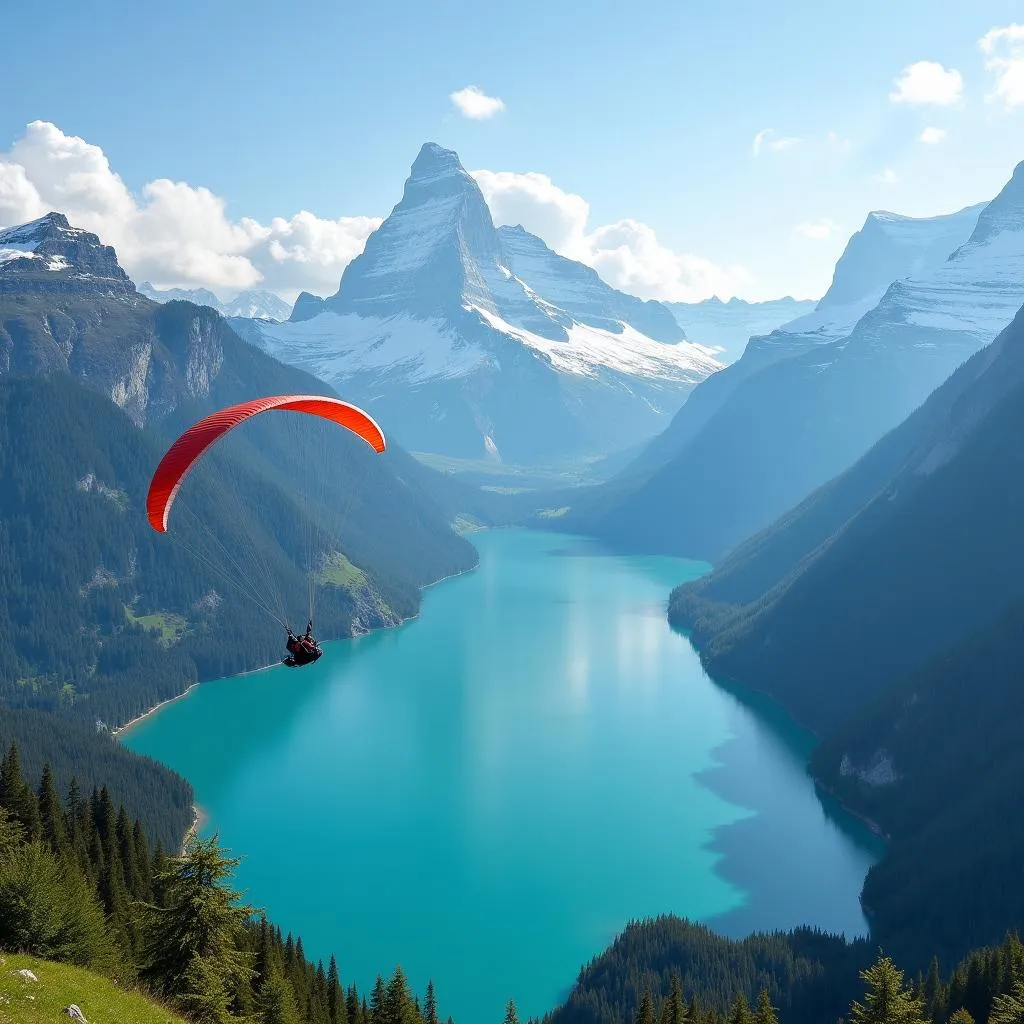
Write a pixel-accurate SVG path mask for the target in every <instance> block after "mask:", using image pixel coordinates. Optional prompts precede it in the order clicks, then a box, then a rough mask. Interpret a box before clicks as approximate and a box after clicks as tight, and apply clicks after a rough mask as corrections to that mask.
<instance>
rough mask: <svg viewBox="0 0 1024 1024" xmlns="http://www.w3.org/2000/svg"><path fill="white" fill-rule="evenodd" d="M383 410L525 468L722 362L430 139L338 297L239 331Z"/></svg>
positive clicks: (448, 445)
mask: <svg viewBox="0 0 1024 1024" xmlns="http://www.w3.org/2000/svg"><path fill="white" fill-rule="evenodd" d="M239 329H240V330H244V331H245V334H246V337H249V338H252V339H253V340H254V341H255V343H256V344H260V345H262V346H263V347H264V348H266V350H267V351H269V352H271V353H272V354H274V355H276V356H278V357H279V358H281V359H284V360H285V361H288V362H292V363H294V364H295V365H298V366H301V367H304V368H307V369H310V370H312V371H313V372H314V373H316V374H318V375H320V376H323V377H324V378H325V379H326V380H328V381H330V382H331V383H332V384H334V385H336V386H338V387H339V388H342V389H343V390H344V393H345V394H346V395H351V396H352V398H353V400H357V401H359V402H361V403H362V404H364V405H365V406H366V407H367V408H369V409H370V410H372V411H373V412H374V414H375V415H379V416H381V417H382V418H386V419H387V422H388V423H389V424H390V425H391V430H392V433H394V434H395V436H396V438H398V440H399V441H400V442H401V443H404V444H405V445H406V446H407V447H409V448H411V449H412V450H414V451H419V452H433V453H437V454H441V455H445V456H455V457H464V458H474V459H476V458H488V459H505V460H508V461H513V462H528V461H536V460H538V459H548V460H557V459H560V458H564V457H566V456H578V455H604V454H608V453H610V452H612V451H615V450H618V449H624V448H627V447H629V446H630V445H634V444H637V443H639V442H641V441H643V440H645V439H646V438H649V437H651V436H653V434H654V433H656V432H657V431H658V430H659V429H660V428H661V427H662V426H663V425H664V424H665V423H667V421H668V418H669V417H670V416H671V415H672V414H673V413H674V412H675V410H676V409H678V408H679V406H680V405H681V404H682V403H683V401H684V400H685V398H686V396H687V394H688V392H689V390H690V389H691V388H692V387H693V385H694V384H696V383H698V382H699V381H701V380H703V379H704V378H705V377H707V376H708V374H710V373H713V372H714V371H715V370H717V369H719V368H720V365H721V364H719V363H718V362H717V361H716V360H715V359H714V357H713V356H712V354H711V353H710V352H709V351H708V350H707V349H705V348H702V347H701V346H699V345H693V344H690V343H689V342H687V341H686V340H685V339H686V335H685V333H684V331H683V330H682V328H680V327H679V325H678V324H677V323H676V321H675V319H674V318H673V316H672V314H671V312H670V311H669V310H668V309H667V307H665V306H664V305H663V304H661V303H658V302H645V301H643V300H641V299H638V298H636V297H635V296H632V295H626V294H624V293H623V292H619V291H617V290H616V289H614V288H612V287H610V286H609V285H608V284H606V283H605V282H604V281H602V280H601V278H600V277H599V276H598V274H597V273H596V271H594V270H593V269H592V268H590V267H587V266H584V265H583V264H582V263H577V262H575V261H573V260H569V259H566V258H565V257H563V256H560V255H558V254H557V253H555V252H553V251H552V250H551V249H550V248H549V247H548V246H547V245H546V244H545V243H544V242H543V241H542V240H541V239H540V238H537V237H536V236H535V235H532V234H530V233H529V232H528V231H526V230H525V229H524V228H522V227H521V226H519V227H516V228H496V227H495V224H494V220H493V218H492V216H491V211H490V208H489V207H488V205H487V202H486V200H485V199H484V195H483V193H482V192H481V190H480V187H479V185H477V183H476V181H475V180H474V179H473V176H472V175H471V174H469V173H468V172H467V171H466V169H465V168H464V167H463V166H462V163H461V162H460V161H459V158H458V155H457V154H456V153H454V152H453V151H452V150H449V149H444V148H443V147H441V146H438V145H437V144H436V143H432V142H428V143H426V144H425V145H424V146H423V147H422V148H421V149H420V151H419V153H418V155H417V156H416V159H415V160H414V161H413V164H412V167H411V169H410V173H409V177H408V178H407V179H406V182H405V188H404V189H403V193H402V198H401V200H400V201H399V202H398V203H397V205H396V206H395V207H394V209H393V210H392V211H391V213H390V214H389V216H388V217H387V218H386V219H385V221H384V222H383V224H381V226H380V227H379V228H378V229H377V230H376V231H375V232H374V233H373V234H372V235H370V237H369V238H368V239H367V241H366V246H365V248H364V250H363V252H362V253H361V254H360V255H359V256H357V257H356V258H355V259H354V260H353V261H352V262H351V263H350V264H349V265H348V266H347V267H346V268H345V271H344V273H343V274H342V277H341V284H340V286H339V288H338V291H337V293H336V294H335V295H332V296H331V297H329V298H327V299H322V300H321V299H318V298H317V297H315V296H312V295H305V294H304V295H302V296H300V298H299V301H297V302H296V304H295V308H294V310H293V311H292V316H291V322H290V323H287V324H281V325H273V324H271V325H259V326H257V327H254V326H253V325H252V324H246V325H245V326H244V327H243V326H242V325H239Z"/></svg>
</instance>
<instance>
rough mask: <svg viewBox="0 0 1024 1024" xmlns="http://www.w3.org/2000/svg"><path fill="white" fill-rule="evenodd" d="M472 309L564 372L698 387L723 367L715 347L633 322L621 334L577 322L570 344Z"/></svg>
mask: <svg viewBox="0 0 1024 1024" xmlns="http://www.w3.org/2000/svg"><path fill="white" fill-rule="evenodd" d="M466 308H467V309H471V310H474V311H475V312H477V313H479V314H480V315H481V316H482V317H483V318H484V319H485V320H486V321H487V323H488V324H490V326H491V327H493V328H494V329H495V330H497V331H501V332H502V333H503V334H508V335H510V336H511V337H513V338H517V339H518V340H519V341H521V342H523V344H525V345H527V346H529V347H530V348H531V349H534V350H535V351H537V352H541V353H543V354H544V356H546V357H547V359H548V360H549V361H550V363H551V365H552V366H554V367H555V369H557V370H561V371H563V372H564V373H572V374H577V375H579V376H581V377H598V376H599V375H600V371H601V370H605V369H607V370H613V371H615V372H617V373H622V374H629V375H631V376H637V377H647V378H652V379H657V380H667V381H681V382H685V383H689V384H697V383H698V382H700V381H702V380H703V379H704V378H705V377H707V376H708V375H709V374H711V373H714V372H715V371H716V370H719V369H721V363H719V362H718V361H717V360H716V359H715V357H714V355H713V354H712V352H711V351H710V350H709V349H705V348H703V347H702V346H700V345H694V344H692V343H691V342H685V341H684V342H678V343H676V344H674V345H669V344H666V343H665V342H659V341H652V340H651V339H650V338H648V337H647V336H646V335H644V334H641V333H640V332H639V331H638V330H636V329H635V328H633V327H631V326H630V325H629V324H620V325H619V327H620V328H621V331H620V332H613V331H609V330H604V329H601V328H597V327H590V326H588V325H586V324H580V323H575V322H574V323H572V324H571V325H570V326H569V327H568V328H567V329H566V335H567V340H566V341H564V342H560V341H550V340H549V339H547V338H542V337H540V335H537V334H532V333H531V332H530V331H524V330H522V329H520V328H518V327H514V326H513V325H512V324H509V323H506V322H505V321H504V320H502V319H501V317H500V316H498V315H497V314H495V313H491V312H490V311H488V310H486V309H481V308H479V307H477V306H472V305H469V306H467V307H466Z"/></svg>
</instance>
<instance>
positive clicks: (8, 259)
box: [0, 213, 233, 426]
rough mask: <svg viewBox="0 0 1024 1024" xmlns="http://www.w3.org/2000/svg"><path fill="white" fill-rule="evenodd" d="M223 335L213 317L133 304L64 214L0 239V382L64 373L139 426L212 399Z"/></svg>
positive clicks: (97, 247) (223, 327)
mask: <svg viewBox="0 0 1024 1024" xmlns="http://www.w3.org/2000/svg"><path fill="white" fill-rule="evenodd" d="M225 335H231V336H232V337H233V333H232V332H231V329H230V328H229V327H228V326H227V324H226V323H225V321H224V320H223V318H222V317H221V316H220V314H219V313H217V312H216V311H215V310H214V309H212V308H208V307H204V306H198V305H195V304H193V303H191V302H185V301H169V302H166V303H165V304H160V303H157V302H154V301H152V300H150V299H148V298H146V297H145V296H143V295H140V294H139V292H137V291H136V289H135V286H134V285H133V284H132V282H131V280H130V279H129V277H128V275H127V274H126V273H125V272H124V270H122V269H121V267H120V266H119V265H118V262H117V254H116V253H115V252H114V249H113V248H112V247H111V246H109V245H104V244H103V243H102V242H101V241H100V239H99V238H98V237H97V236H96V235H94V234H92V233H91V232H88V231H83V230H81V229H79V228H74V227H71V226H70V225H69V224H68V220H67V218H66V217H65V216H64V215H63V214H60V213H51V214H47V216H45V217H42V218H40V219H39V220H37V221H32V222H31V223H29V224H22V225H20V226H18V227H14V228H7V229H6V230H3V231H0V376H3V375H4V374H36V373H42V374H53V373H71V374H73V375H75V376H77V377H81V378H83V379H84V380H86V381H87V382H88V383H89V384H90V385H91V386H93V387H95V388H96V389H97V390H98V391H101V392H102V393H103V394H105V395H106V396H107V397H108V398H110V400H111V401H113V402H114V403H115V404H116V405H117V406H119V407H120V408H121V409H123V410H124V411H125V412H126V413H127V414H128V416H129V417H130V418H131V419H132V421H133V422H134V423H135V424H136V425H137V426H143V425H144V424H146V423H148V422H151V421H152V420H154V419H160V418H162V417H163V416H166V415H167V414H168V413H170V412H173V411H174V409H176V408H177V407H178V406H179V405H181V403H182V402H184V401H190V400H196V399H205V398H208V397H210V395H211V391H212V390H213V389H214V387H215V384H216V381H217V380H218V378H219V376H220V374H221V371H222V369H223V367H224V339H225Z"/></svg>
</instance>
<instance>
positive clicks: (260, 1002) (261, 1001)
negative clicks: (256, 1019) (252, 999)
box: [256, 965, 300, 1024]
mask: <svg viewBox="0 0 1024 1024" xmlns="http://www.w3.org/2000/svg"><path fill="white" fill-rule="evenodd" d="M256 1007H257V1009H258V1010H259V1014H260V1021H261V1022H262V1024H300V1022H299V1011H298V1008H297V1007H296V1005H295V993H294V992H293V991H292V987H291V985H289V984H288V982H287V981H286V980H285V977H284V975H283V974H282V973H281V970H280V968H279V967H277V966H276V965H273V966H272V967H271V969H270V973H269V974H268V975H267V977H266V978H265V979H264V980H263V984H262V985H261V986H260V990H259V995H258V997H257V999H256Z"/></svg>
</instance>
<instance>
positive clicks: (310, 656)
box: [284, 619, 324, 668]
mask: <svg viewBox="0 0 1024 1024" xmlns="http://www.w3.org/2000/svg"><path fill="white" fill-rule="evenodd" d="M286 628H287V627H286ZM285 647H287V648H288V657H287V658H285V659H284V664H286V665H287V666H288V667H289V668H301V667H302V666H303V665H311V664H312V663H313V662H314V661H316V660H317V658H319V657H320V655H321V654H323V653H324V652H323V651H322V650H321V649H320V645H319V644H318V643H317V642H316V639H315V637H314V636H313V620H312V619H310V620H309V622H308V623H307V625H306V632H305V634H304V635H303V636H301V637H298V636H296V635H295V634H294V633H293V632H292V631H291V629H288V641H287V642H286V643H285Z"/></svg>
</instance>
